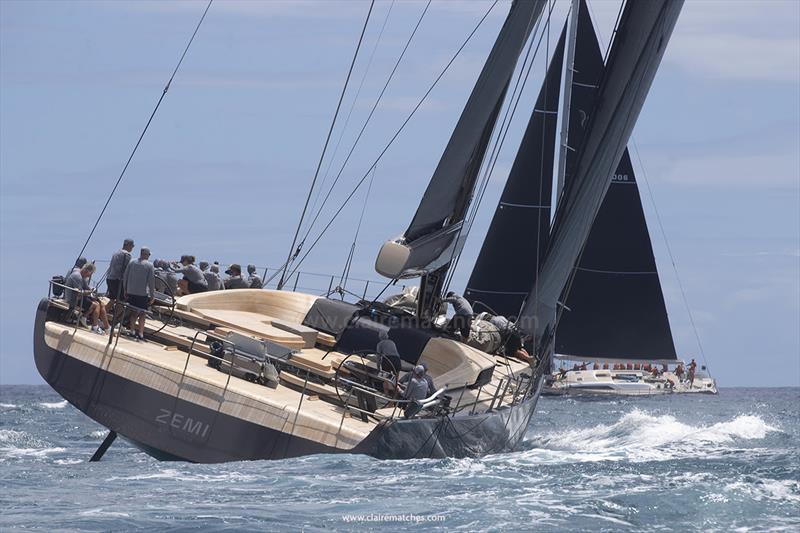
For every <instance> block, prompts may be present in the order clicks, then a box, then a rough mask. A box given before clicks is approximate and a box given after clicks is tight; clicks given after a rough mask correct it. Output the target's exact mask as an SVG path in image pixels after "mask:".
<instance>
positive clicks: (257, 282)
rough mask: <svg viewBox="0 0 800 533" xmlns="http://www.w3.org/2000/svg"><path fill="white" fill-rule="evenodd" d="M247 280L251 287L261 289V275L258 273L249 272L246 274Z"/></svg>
mask: <svg viewBox="0 0 800 533" xmlns="http://www.w3.org/2000/svg"><path fill="white" fill-rule="evenodd" d="M247 281H248V283H250V288H251V289H261V288H263V287H264V282H262V281H261V276H259V275H258V274H251V275H249V276H247Z"/></svg>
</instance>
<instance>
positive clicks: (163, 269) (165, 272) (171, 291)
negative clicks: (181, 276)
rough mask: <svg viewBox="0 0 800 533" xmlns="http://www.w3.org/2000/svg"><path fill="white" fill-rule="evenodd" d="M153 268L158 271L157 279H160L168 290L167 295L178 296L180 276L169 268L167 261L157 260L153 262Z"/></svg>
mask: <svg viewBox="0 0 800 533" xmlns="http://www.w3.org/2000/svg"><path fill="white" fill-rule="evenodd" d="M153 266H154V267H155V269H156V277H157V278H158V279H160V280H161V281H162V282H163V284H164V286H165V287H166V289H167V293H168V295H169V296H171V297H173V298H174V297H175V296H177V295H178V276H176V275H175V272H173V271H172V269H171V268H170V267H169V263H168V262H167V261H166V260H165V259H156V260H155V261H153Z"/></svg>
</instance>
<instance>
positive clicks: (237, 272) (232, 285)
mask: <svg viewBox="0 0 800 533" xmlns="http://www.w3.org/2000/svg"><path fill="white" fill-rule="evenodd" d="M225 273H226V274H227V275H228V276H230V277H229V278H228V279H226V280H225V288H226V289H249V288H250V284H249V283H247V280H244V279H242V267H241V266H239V265H238V264H236V263H234V264H232V265H231V266H229V267H228V270H226V271H225Z"/></svg>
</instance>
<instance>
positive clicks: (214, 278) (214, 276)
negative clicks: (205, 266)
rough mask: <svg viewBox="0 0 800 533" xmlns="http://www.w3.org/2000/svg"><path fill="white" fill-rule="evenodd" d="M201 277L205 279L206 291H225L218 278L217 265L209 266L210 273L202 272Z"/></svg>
mask: <svg viewBox="0 0 800 533" xmlns="http://www.w3.org/2000/svg"><path fill="white" fill-rule="evenodd" d="M203 275H204V276H205V277H206V283H208V290H210V291H221V290H223V289H225V284H224V283H223V282H222V278H220V277H219V266H218V265H211V268H210V272H203Z"/></svg>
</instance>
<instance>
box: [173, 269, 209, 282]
mask: <svg viewBox="0 0 800 533" xmlns="http://www.w3.org/2000/svg"><path fill="white" fill-rule="evenodd" d="M175 273H176V274H183V277H185V278H186V279H188V280H189V281H191V282H192V283H197V284H198V285H203V286H207V285H208V284H207V283H206V277H205V276H204V275H203V271H202V270H200V268H198V266H197V265H186V266H185V267H183V268H181V269H179V270H176V271H175Z"/></svg>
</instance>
